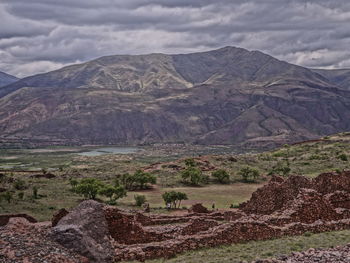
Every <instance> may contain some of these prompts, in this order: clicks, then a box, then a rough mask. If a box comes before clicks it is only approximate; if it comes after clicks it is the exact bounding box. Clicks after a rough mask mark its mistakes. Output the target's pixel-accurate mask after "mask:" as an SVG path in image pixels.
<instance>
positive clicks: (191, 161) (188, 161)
mask: <svg viewBox="0 0 350 263" xmlns="http://www.w3.org/2000/svg"><path fill="white" fill-rule="evenodd" d="M185 165H186V166H187V167H195V166H196V163H195V161H194V159H193V158H188V159H186V160H185Z"/></svg>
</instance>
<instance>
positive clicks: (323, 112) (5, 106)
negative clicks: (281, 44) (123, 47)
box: [0, 47, 350, 146]
mask: <svg viewBox="0 0 350 263" xmlns="http://www.w3.org/2000/svg"><path fill="white" fill-rule="evenodd" d="M349 119H350V92H349V91H347V90H345V89H343V88H341V87H339V86H337V85H336V84H333V83H332V82H331V81H330V80H329V79H327V78H326V77H324V76H322V75H320V74H318V73H316V72H313V71H311V70H309V69H306V68H303V67H299V66H295V65H292V64H289V63H286V62H283V61H279V60H277V59H275V58H273V57H271V56H268V55H266V54H263V53H261V52H257V51H248V50H245V49H241V48H234V47H225V48H222V49H218V50H213V51H209V52H201V53H193V54H181V55H164V54H150V55H138V56H126V55H124V56H109V57H102V58H99V59H96V60H93V61H90V62H87V63H84V64H79V65H72V66H68V67H65V68H62V69H60V70H56V71H53V72H49V73H45V74H40V75H35V76H32V77H28V78H24V79H22V80H20V81H18V82H16V83H13V84H11V85H8V86H6V87H4V88H2V89H1V90H0V134H1V137H0V139H1V141H2V142H8V141H10V142H11V141H16V140H23V139H28V140H35V141H37V142H39V143H40V142H41V143H43V142H45V141H50V142H52V141H56V143H57V144H84V143H94V144H140V143H154V142H166V143H174V142H190V143H201V144H242V143H243V144H246V145H251V146H261V145H262V144H263V145H264V146H274V145H275V144H281V143H286V142H292V141H298V140H304V139H311V138H315V137H318V136H320V135H321V136H322V135H326V134H330V133H337V132H340V131H346V130H349V129H350V122H349Z"/></svg>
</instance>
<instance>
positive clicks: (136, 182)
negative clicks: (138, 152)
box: [115, 170, 157, 190]
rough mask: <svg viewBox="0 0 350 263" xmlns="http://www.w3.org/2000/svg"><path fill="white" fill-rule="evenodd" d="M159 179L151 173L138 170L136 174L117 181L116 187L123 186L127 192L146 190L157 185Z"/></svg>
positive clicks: (127, 175)
mask: <svg viewBox="0 0 350 263" xmlns="http://www.w3.org/2000/svg"><path fill="white" fill-rule="evenodd" d="M156 182H157V178H156V177H155V176H154V175H151V174H150V173H146V172H144V171H142V170H137V171H136V172H135V173H134V174H132V175H131V174H128V173H126V174H123V175H122V176H119V177H118V178H117V179H116V182H115V184H116V185H123V186H124V187H125V188H126V189H127V190H135V189H145V188H148V187H149V184H155V183H156Z"/></svg>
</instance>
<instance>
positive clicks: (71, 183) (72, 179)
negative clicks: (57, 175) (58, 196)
mask: <svg viewBox="0 0 350 263" xmlns="http://www.w3.org/2000/svg"><path fill="white" fill-rule="evenodd" d="M78 183H79V181H78V180H77V179H75V178H69V184H70V185H71V187H72V189H71V190H72V191H73V192H74V191H75V188H76V187H77V185H78Z"/></svg>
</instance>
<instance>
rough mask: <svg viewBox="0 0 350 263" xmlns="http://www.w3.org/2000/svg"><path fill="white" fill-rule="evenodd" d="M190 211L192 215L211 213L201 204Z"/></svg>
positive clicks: (193, 206) (195, 205)
mask: <svg viewBox="0 0 350 263" xmlns="http://www.w3.org/2000/svg"><path fill="white" fill-rule="evenodd" d="M189 210H190V212H192V213H209V210H208V208H206V207H204V206H203V205H202V204H201V203H198V204H194V205H192V207H191V208H190V209H189Z"/></svg>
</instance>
